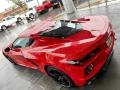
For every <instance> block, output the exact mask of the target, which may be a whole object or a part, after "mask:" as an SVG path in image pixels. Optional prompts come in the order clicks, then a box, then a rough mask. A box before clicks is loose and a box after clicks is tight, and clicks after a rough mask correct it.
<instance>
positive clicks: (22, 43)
mask: <svg viewBox="0 0 120 90" xmlns="http://www.w3.org/2000/svg"><path fill="white" fill-rule="evenodd" d="M33 41H34V40H33V39H31V38H17V39H16V40H15V41H14V43H13V45H12V46H13V48H25V47H28V46H30V45H31V44H32V43H33Z"/></svg>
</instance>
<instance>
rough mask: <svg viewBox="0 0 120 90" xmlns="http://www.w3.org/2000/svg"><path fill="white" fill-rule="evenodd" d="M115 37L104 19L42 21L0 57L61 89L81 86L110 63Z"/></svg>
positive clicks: (106, 19) (85, 18)
mask: <svg viewBox="0 0 120 90" xmlns="http://www.w3.org/2000/svg"><path fill="white" fill-rule="evenodd" d="M114 41H115V33H114V32H113V30H112V26H111V24H110V22H109V20H108V18H107V17H106V16H102V15H101V16H87V17H84V18H79V19H75V20H60V21H50V20H46V21H43V22H42V23H38V24H36V25H33V26H31V27H30V28H28V30H26V31H25V32H24V33H22V34H21V35H20V36H19V37H18V38H17V39H16V40H15V41H14V42H13V43H12V44H10V45H9V46H8V47H6V48H5V49H4V50H3V54H4V56H5V57H7V58H8V60H9V61H10V62H12V63H14V64H17V65H21V66H25V67H29V68H33V69H38V70H39V71H41V72H43V73H45V74H47V75H49V76H50V77H52V78H53V79H54V80H55V81H57V82H58V83H59V84H61V85H62V86H65V87H72V86H74V85H75V86H83V85H85V84H87V83H88V82H89V81H90V80H91V79H92V78H93V77H95V76H96V75H97V74H98V73H99V72H100V71H101V70H104V69H105V67H106V66H107V65H108V64H109V63H110V60H111V59H110V58H111V57H112V54H113V46H114Z"/></svg>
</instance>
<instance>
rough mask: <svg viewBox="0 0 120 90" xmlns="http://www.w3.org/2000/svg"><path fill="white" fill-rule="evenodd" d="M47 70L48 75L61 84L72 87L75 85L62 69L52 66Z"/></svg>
mask: <svg viewBox="0 0 120 90" xmlns="http://www.w3.org/2000/svg"><path fill="white" fill-rule="evenodd" d="M46 71H47V74H48V76H50V77H51V78H53V80H55V81H56V82H57V83H58V84H60V85H61V86H63V87H66V88H70V87H73V86H74V84H73V82H72V80H71V79H70V78H69V77H68V76H67V75H66V74H65V73H63V72H62V71H60V70H58V69H56V68H54V67H51V66H49V67H47V69H46Z"/></svg>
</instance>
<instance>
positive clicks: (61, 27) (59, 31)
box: [40, 21, 82, 38]
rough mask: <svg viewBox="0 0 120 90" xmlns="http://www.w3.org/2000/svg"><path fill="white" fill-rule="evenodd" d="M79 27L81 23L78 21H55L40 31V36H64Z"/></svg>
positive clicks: (78, 29) (72, 32) (74, 31)
mask: <svg viewBox="0 0 120 90" xmlns="http://www.w3.org/2000/svg"><path fill="white" fill-rule="evenodd" d="M81 29H82V25H81V24H80V23H72V22H67V21H57V22H56V23H55V25H54V26H51V28H50V29H48V30H47V31H43V32H41V33H40V36H44V37H55V38H65V37H68V36H71V35H73V34H75V33H77V32H79V31H80V30H81Z"/></svg>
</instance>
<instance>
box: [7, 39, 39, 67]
mask: <svg viewBox="0 0 120 90" xmlns="http://www.w3.org/2000/svg"><path fill="white" fill-rule="evenodd" d="M29 41H30V39H29V38H18V39H16V40H15V42H14V43H13V44H12V49H11V50H10V52H9V56H10V57H11V58H12V59H13V60H14V61H15V62H16V63H17V64H19V65H22V66H26V67H30V68H33V69H37V65H36V64H34V63H33V62H31V61H30V60H28V59H26V58H25V57H24V55H23V53H22V51H23V50H24V49H29V45H30V44H29V45H27V43H28V42H29Z"/></svg>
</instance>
